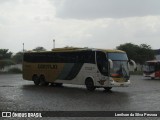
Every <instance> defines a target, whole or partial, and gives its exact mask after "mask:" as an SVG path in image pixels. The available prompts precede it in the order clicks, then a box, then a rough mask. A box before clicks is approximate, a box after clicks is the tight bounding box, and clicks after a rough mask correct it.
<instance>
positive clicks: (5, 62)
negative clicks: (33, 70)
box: [0, 49, 14, 69]
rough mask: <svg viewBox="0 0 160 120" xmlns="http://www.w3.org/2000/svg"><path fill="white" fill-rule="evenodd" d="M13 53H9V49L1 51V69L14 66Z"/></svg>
mask: <svg viewBox="0 0 160 120" xmlns="http://www.w3.org/2000/svg"><path fill="white" fill-rule="evenodd" d="M11 56H12V53H11V52H8V49H0V69H4V67H5V66H9V65H13V64H14V62H13V61H12V60H11Z"/></svg>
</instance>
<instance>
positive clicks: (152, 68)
mask: <svg viewBox="0 0 160 120" xmlns="http://www.w3.org/2000/svg"><path fill="white" fill-rule="evenodd" d="M143 76H144V77H150V78H151V79H154V78H160V60H150V61H146V62H145V65H144V66H143Z"/></svg>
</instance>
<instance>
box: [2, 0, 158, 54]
mask: <svg viewBox="0 0 160 120" xmlns="http://www.w3.org/2000/svg"><path fill="white" fill-rule="evenodd" d="M159 21H160V1H159V0H0V42H1V44H0V48H4V49H9V50H10V51H13V52H18V51H21V50H22V47H23V46H22V44H23V43H24V45H25V49H26V50H31V49H33V48H35V47H37V46H43V47H45V48H46V49H47V50H51V49H52V47H53V39H55V41H56V47H65V46H75V47H92V48H109V49H114V48H116V46H118V45H120V44H124V43H126V42H131V43H134V44H138V45H139V44H142V43H145V44H149V45H151V47H152V48H153V49H159V48H160V46H159V39H160V34H159V33H160V22H159Z"/></svg>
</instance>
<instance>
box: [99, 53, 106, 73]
mask: <svg viewBox="0 0 160 120" xmlns="http://www.w3.org/2000/svg"><path fill="white" fill-rule="evenodd" d="M97 66H98V69H99V71H100V72H101V73H102V74H103V75H108V62H107V59H106V54H105V53H103V52H100V51H98V52H97Z"/></svg>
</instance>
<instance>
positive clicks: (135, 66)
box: [129, 59, 137, 70]
mask: <svg viewBox="0 0 160 120" xmlns="http://www.w3.org/2000/svg"><path fill="white" fill-rule="evenodd" d="M129 62H131V63H132V65H133V68H134V70H135V69H136V68H137V65H136V63H135V62H134V60H131V59H130V60H129ZM129 68H130V67H129Z"/></svg>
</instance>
